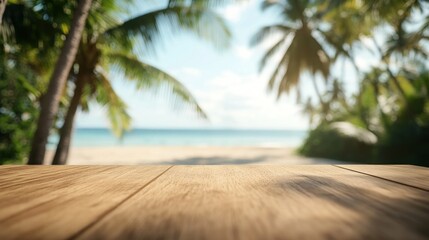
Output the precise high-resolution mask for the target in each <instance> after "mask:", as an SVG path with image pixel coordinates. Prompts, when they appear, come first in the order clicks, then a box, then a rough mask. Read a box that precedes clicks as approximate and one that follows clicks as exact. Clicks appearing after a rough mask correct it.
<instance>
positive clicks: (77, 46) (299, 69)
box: [0, 0, 429, 166]
mask: <svg viewBox="0 0 429 240" xmlns="http://www.w3.org/2000/svg"><path fill="white" fill-rule="evenodd" d="M428 6H429V2H428V1H426V0H403V1H396V0H380V1H372V0H371V1H370V0H328V1H321V0H235V1H234V0H169V1H167V0H165V1H164V0H162V1H161V0H157V1H155V0H145V1H133V0H80V1H66V0H55V1H48V0H8V1H2V2H0V13H2V17H1V19H2V22H1V31H0V32H1V36H0V42H1V55H0V58H1V60H0V164H27V163H28V164H326V163H344V162H349V163H365V164H366V163H389V164H391V163H404V164H417V165H423V166H429V68H428V67H429V66H428V61H427V58H428V47H429V46H428V42H429V8H428Z"/></svg>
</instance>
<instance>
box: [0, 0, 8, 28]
mask: <svg viewBox="0 0 429 240" xmlns="http://www.w3.org/2000/svg"><path fill="white" fill-rule="evenodd" d="M6 4H7V0H0V24H2V22H3V21H2V20H3V13H4V10H5V9H6Z"/></svg>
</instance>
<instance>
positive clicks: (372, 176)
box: [332, 165, 429, 192]
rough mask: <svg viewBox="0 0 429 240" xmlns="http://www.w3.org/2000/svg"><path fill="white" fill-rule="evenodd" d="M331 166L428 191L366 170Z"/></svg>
mask: <svg viewBox="0 0 429 240" xmlns="http://www.w3.org/2000/svg"><path fill="white" fill-rule="evenodd" d="M332 166H334V167H337V168H342V169H345V170H348V171H352V172H356V173H360V174H364V175H367V176H370V177H374V178H378V179H382V180H385V181H388V182H392V183H396V184H399V185H403V186H406V187H411V188H415V189H418V190H421V191H425V192H429V190H428V189H425V188H421V187H417V186H414V185H410V184H407V183H403V182H399V181H395V180H392V179H388V178H384V177H380V176H377V175H373V174H369V173H366V172H361V171H357V170H354V169H350V168H346V167H342V166H338V165H332Z"/></svg>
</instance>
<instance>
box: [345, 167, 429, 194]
mask: <svg viewBox="0 0 429 240" xmlns="http://www.w3.org/2000/svg"><path fill="white" fill-rule="evenodd" d="M338 166H339V167H342V168H346V169H350V170H354V171H358V172H361V173H364V174H369V175H373V176H377V177H380V178H383V179H387V180H390V181H394V182H398V183H402V184H405V185H409V186H413V187H416V188H420V189H424V190H427V191H429V169H428V168H424V167H418V166H413V165H338Z"/></svg>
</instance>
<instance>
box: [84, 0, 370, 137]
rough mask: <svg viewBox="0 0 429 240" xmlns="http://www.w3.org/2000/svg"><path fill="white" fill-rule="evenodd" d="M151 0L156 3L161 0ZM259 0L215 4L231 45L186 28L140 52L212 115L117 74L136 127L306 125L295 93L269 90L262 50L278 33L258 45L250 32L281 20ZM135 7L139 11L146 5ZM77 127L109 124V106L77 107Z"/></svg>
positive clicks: (307, 90)
mask: <svg viewBox="0 0 429 240" xmlns="http://www.w3.org/2000/svg"><path fill="white" fill-rule="evenodd" d="M153 2H154V6H153V7H156V5H157V4H159V1H158V2H157V3H155V1H153ZM260 2H261V0H248V1H246V2H244V3H240V4H231V5H227V6H224V7H222V8H219V9H217V11H218V13H219V14H221V15H222V16H223V17H224V18H225V19H226V21H227V24H228V26H229V27H230V30H231V32H232V34H233V36H232V41H231V45H230V47H229V48H228V49H225V50H219V49H217V48H215V47H214V46H213V45H211V44H209V43H208V42H205V41H203V40H201V39H198V38H197V37H195V36H194V35H191V34H186V33H183V34H175V35H173V36H170V37H169V38H168V39H166V41H164V43H161V44H159V46H158V48H157V53H156V54H152V55H149V56H139V57H140V59H142V60H144V61H145V62H148V63H150V64H152V65H154V66H156V67H158V68H160V69H162V70H164V71H166V72H168V73H170V74H171V75H173V76H174V77H176V78H177V79H179V80H180V81H181V82H182V83H183V84H184V85H185V86H186V87H187V88H188V89H189V90H190V91H191V93H192V94H193V95H194V97H195V98H196V99H197V101H198V103H199V104H200V105H201V106H202V108H203V109H204V111H205V112H206V113H207V115H208V117H209V119H208V120H203V119H200V118H198V116H197V114H196V113H194V112H192V111H190V110H189V109H187V108H184V107H182V108H178V107H177V106H176V105H175V104H173V102H172V101H171V100H168V98H167V97H166V95H165V94H163V93H162V92H158V93H152V92H150V91H147V90H146V91H145V92H141V91H140V92H137V91H136V90H135V88H134V87H133V85H132V84H130V83H129V82H126V81H124V80H123V79H121V77H114V78H113V81H114V82H113V86H114V88H115V90H116V91H117V93H118V94H119V95H120V96H121V97H122V98H123V100H124V101H125V102H126V103H127V105H128V112H129V113H130V115H131V116H132V119H133V121H132V127H133V128H186V129H189V128H191V129H192V128H198V129H201V128H209V129H296V130H303V129H306V128H307V127H308V119H307V117H306V116H305V115H303V114H302V111H301V108H300V106H299V105H297V104H296V97H295V96H294V94H291V95H290V96H285V97H282V98H280V99H279V100H277V99H276V94H275V93H274V92H271V93H270V92H268V91H267V82H268V78H269V74H270V71H269V70H268V71H263V72H261V73H260V72H258V64H259V60H260V59H261V57H262V54H263V53H264V51H265V50H266V49H267V48H268V47H269V46H270V43H273V41H274V40H275V39H276V38H275V36H274V37H273V39H269V40H268V41H267V42H264V43H263V44H261V45H260V46H257V47H250V46H249V41H250V38H251V37H252V36H253V35H254V34H255V33H256V32H257V31H258V30H259V29H260V28H261V27H262V26H265V25H268V24H270V23H274V22H279V19H278V16H276V15H275V14H270V13H269V12H265V13H264V12H262V11H261V10H260ZM133 11H135V12H136V14H138V13H144V12H145V11H147V9H135V10H133ZM277 58H278V57H277ZM274 59H276V57H274ZM362 61H363V62H365V60H364V59H362ZM358 62H359V59H358ZM275 64H276V62H275V61H274V62H272V63H271V65H272V66H273V65H275ZM306 82H308V81H306ZM301 90H302V91H303V92H304V94H308V95H309V96H311V95H313V94H314V93H313V92H312V87H311V85H309V84H303V85H302V88H301ZM77 127H80V128H82V127H109V122H108V120H107V118H106V114H105V109H103V108H102V107H99V106H97V105H95V104H92V105H91V109H90V112H89V113H82V112H79V113H78V118H77Z"/></svg>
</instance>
